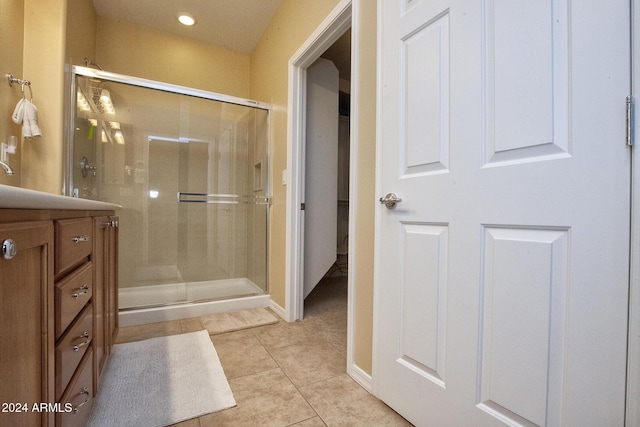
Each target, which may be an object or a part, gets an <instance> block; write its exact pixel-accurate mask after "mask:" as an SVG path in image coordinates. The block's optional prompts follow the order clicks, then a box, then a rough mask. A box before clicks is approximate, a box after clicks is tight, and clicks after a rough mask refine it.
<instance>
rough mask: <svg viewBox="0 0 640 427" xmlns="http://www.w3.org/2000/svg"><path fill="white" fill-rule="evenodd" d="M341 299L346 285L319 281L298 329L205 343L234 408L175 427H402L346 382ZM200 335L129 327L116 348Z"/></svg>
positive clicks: (174, 328)
mask: <svg viewBox="0 0 640 427" xmlns="http://www.w3.org/2000/svg"><path fill="white" fill-rule="evenodd" d="M346 295H347V283H346V277H345V278H342V277H335V278H329V279H325V280H323V281H322V282H321V283H320V284H319V285H318V286H317V287H316V289H315V290H314V291H313V292H312V293H311V294H310V295H309V297H308V298H307V299H306V301H305V318H304V320H302V321H299V322H294V323H287V322H285V321H283V320H280V321H279V322H278V323H276V324H273V325H268V326H261V327H256V328H251V329H244V330H240V331H235V332H229V333H224V334H219V335H212V336H211V341H212V342H213V345H214V346H215V348H216V351H217V352H218V356H219V357H220V362H221V363H222V367H223V368H224V372H225V374H226V376H227V379H228V380H229V384H230V386H231V390H232V391H233V394H234V397H235V399H236V403H237V406H236V407H235V408H231V409H227V410H224V411H221V412H217V413H214V414H209V415H205V416H202V417H200V418H194V419H192V420H188V421H185V422H182V423H179V424H175V426H177V427H213V426H216V427H218V426H310V427H312V426H409V425H410V424H409V423H408V422H407V421H406V420H405V419H404V418H402V417H401V416H399V415H398V414H397V413H395V412H394V411H393V410H391V409H390V408H389V407H388V406H386V405H385V404H384V403H382V402H381V401H380V400H378V399H377V398H375V397H374V396H372V395H371V394H369V393H368V392H367V391H365V390H364V389H363V388H362V387H361V386H360V385H358V384H357V383H356V382H355V381H353V380H352V379H351V377H349V376H348V375H347V374H346V360H347V345H346V341H347V338H346V336H347V298H346ZM201 329H204V327H203V325H202V323H201V321H200V319H199V318H194V319H182V320H175V321H169V322H160V323H153V324H148V325H140V326H130V327H126V328H121V329H120V332H119V334H118V340H117V342H128V341H136V340H140V339H146V338H152V337H157V336H163V335H172V334H179V333H186V332H193V331H197V330H201Z"/></svg>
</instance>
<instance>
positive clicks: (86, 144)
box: [70, 75, 268, 309]
mask: <svg viewBox="0 0 640 427" xmlns="http://www.w3.org/2000/svg"><path fill="white" fill-rule="evenodd" d="M134 83H137V81H134ZM75 86H76V92H77V99H78V102H77V108H76V116H75V119H74V124H75V126H74V128H75V131H74V137H73V149H72V154H73V161H72V168H71V169H72V176H71V179H70V183H71V185H72V191H73V192H74V193H75V194H77V195H78V196H79V197H84V198H90V199H94V200H103V201H107V202H111V203H116V204H120V205H122V206H123V209H122V210H121V211H120V212H119V216H120V259H119V269H120V271H119V285H120V294H119V302H120V308H121V309H130V308H139V307H148V306H155V305H164V304H177V303H184V302H193V301H202V300H207V301H209V300H218V299H227V298H237V297H242V296H249V295H259V294H264V293H267V291H268V288H267V272H266V269H267V259H266V257H267V220H268V215H267V213H268V212H267V211H268V186H267V176H268V175H267V170H266V165H267V157H266V156H267V136H268V132H267V124H268V110H266V109H264V108H255V107H251V106H246V105H237V104H233V103H228V102H221V101H218V100H213V99H209V98H203V97H197V96H193V95H185V94H181V93H175V92H169V91H166V90H158V89H156V88H149V87H141V86H139V85H137V84H130V83H124V82H120V81H118V82H115V81H109V80H108V79H104V78H102V79H97V78H92V77H87V76H82V75H77V76H76V85H75ZM105 90H106V91H107V92H108V95H109V97H110V99H111V102H112V105H113V112H112V113H109V112H108V111H107V110H106V109H103V110H102V111H101V109H100V108H99V107H100V106H101V98H102V96H103V94H104V91H105ZM82 98H84V99H85V100H86V103H87V104H88V107H86V106H85V103H84V102H81V100H82Z"/></svg>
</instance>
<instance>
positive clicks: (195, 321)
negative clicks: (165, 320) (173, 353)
mask: <svg viewBox="0 0 640 427" xmlns="http://www.w3.org/2000/svg"><path fill="white" fill-rule="evenodd" d="M180 325H181V326H182V333H185V334H186V333H188V332H198V331H202V330H203V329H204V326H203V325H202V322H201V321H200V318H199V317H192V318H189V319H182V320H180Z"/></svg>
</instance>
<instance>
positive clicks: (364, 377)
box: [348, 365, 373, 394]
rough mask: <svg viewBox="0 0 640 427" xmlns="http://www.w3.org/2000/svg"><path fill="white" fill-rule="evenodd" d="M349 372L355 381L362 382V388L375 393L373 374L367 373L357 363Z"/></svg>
mask: <svg viewBox="0 0 640 427" xmlns="http://www.w3.org/2000/svg"><path fill="white" fill-rule="evenodd" d="M348 374H349V376H350V377H351V378H353V380H354V381H355V382H357V383H358V384H360V385H361V386H362V388H364V389H365V390H367V391H368V392H369V393H372V394H373V392H372V390H373V378H371V375H369V374H367V373H366V372H365V371H363V370H362V369H361V368H360V367H359V366H357V365H351V366H350V367H349V370H348Z"/></svg>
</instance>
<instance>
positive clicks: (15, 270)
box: [0, 221, 54, 427]
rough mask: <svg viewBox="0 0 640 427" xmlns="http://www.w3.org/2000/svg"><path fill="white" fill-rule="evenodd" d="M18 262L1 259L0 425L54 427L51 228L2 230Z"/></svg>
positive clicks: (38, 224)
mask: <svg viewBox="0 0 640 427" xmlns="http://www.w3.org/2000/svg"><path fill="white" fill-rule="evenodd" d="M11 241H13V242H15V250H16V253H15V256H14V257H13V258H11V259H6V257H8V256H9V255H6V256H5V255H3V256H2V257H0V304H1V307H0V343H1V345H0V404H1V405H2V407H1V408H0V425H3V426H4V425H6V426H25V427H33V426H39V425H40V426H50V425H53V415H54V414H53V413H47V412H37V411H34V410H33V405H34V404H39V403H40V402H53V401H54V400H53V389H54V365H53V363H54V354H53V340H54V337H53V333H54V332H53V312H54V308H53V252H54V251H53V249H54V240H53V224H52V223H51V222H49V221H34V222H27V223H8V224H0V242H1V243H2V244H3V246H4V245H5V242H7V243H6V245H10V243H11Z"/></svg>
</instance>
